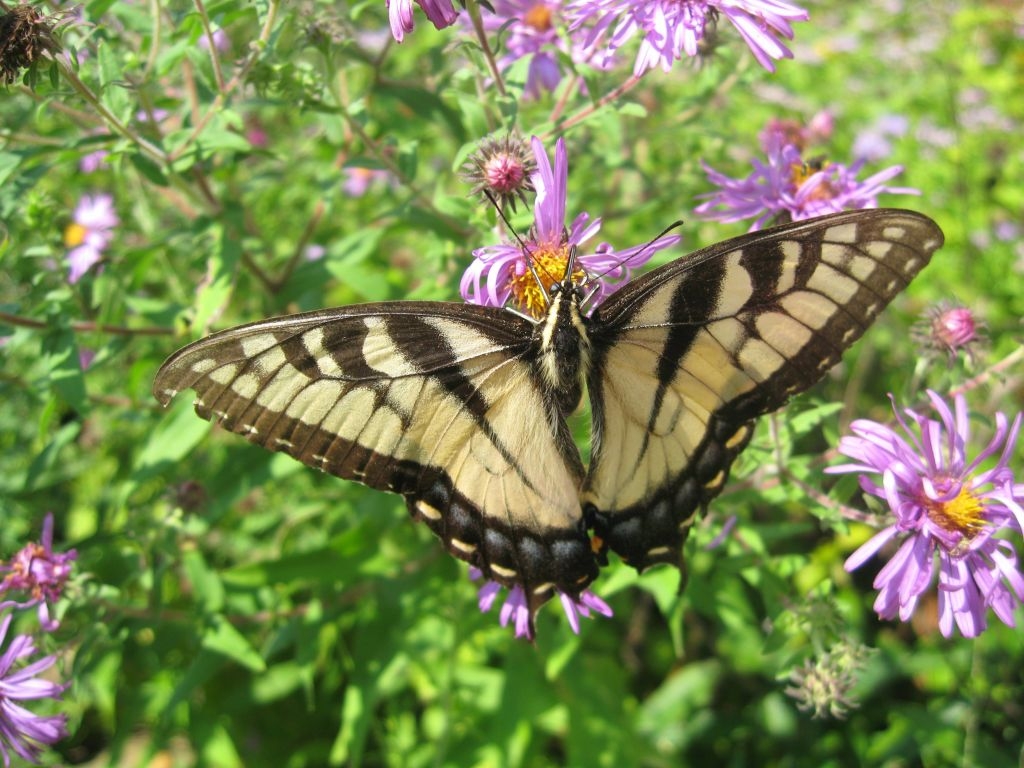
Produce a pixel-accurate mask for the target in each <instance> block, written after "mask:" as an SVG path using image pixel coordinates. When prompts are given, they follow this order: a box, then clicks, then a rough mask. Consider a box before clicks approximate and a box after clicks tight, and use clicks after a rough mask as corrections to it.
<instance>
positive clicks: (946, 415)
mask: <svg viewBox="0 0 1024 768" xmlns="http://www.w3.org/2000/svg"><path fill="white" fill-rule="evenodd" d="M928 397H929V399H930V400H931V404H932V408H933V409H934V411H935V412H936V413H937V414H938V417H939V418H938V420H936V419H933V418H929V417H928V416H926V415H924V414H921V413H918V412H916V411H914V410H911V409H909V408H907V409H905V410H904V411H903V414H905V415H906V417H907V418H906V419H905V418H904V416H903V415H901V414H900V411H899V410H898V409H897V408H896V404H895V401H894V402H893V411H894V412H895V414H896V421H897V423H898V424H899V430H900V431H897V430H895V429H892V428H891V427H888V426H886V425H884V424H879V423H877V422H874V421H869V420H867V419H860V420H857V421H855V422H853V424H852V425H851V426H850V429H851V431H852V432H853V436H848V437H844V438H842V439H841V440H840V441H839V451H840V452H841V453H843V454H844V455H846V456H849V457H850V458H852V459H854V463H852V464H843V465H841V466H837V467H830V468H829V469H827V470H826V471H827V472H830V473H841V472H856V473H858V474H859V475H860V486H861V489H863V491H864V492H865V493H868V494H870V495H872V496H876V497H878V498H880V499H882V500H884V501H885V502H886V503H887V504H888V506H889V509H890V511H891V512H892V514H893V516H894V517H895V522H894V523H893V524H892V525H890V526H888V527H887V528H885V529H884V530H882V531H880V532H879V533H877V534H875V536H873V537H872V538H871V539H870V540H869V541H868V542H867V543H866V544H864V545H863V546H861V547H860V548H859V549H858V550H857V551H856V552H854V553H853V555H851V556H850V558H849V559H848V560H847V561H846V565H845V567H846V570H848V571H852V570H853V569H855V568H858V567H860V566H861V565H863V564H864V562H865V561H867V560H868V558H870V557H871V556H872V555H874V554H876V553H877V552H879V550H881V549H882V547H883V546H884V545H886V544H888V543H889V542H890V541H894V540H897V541H899V542H900V543H899V548H898V549H897V551H896V553H895V555H893V557H892V559H891V560H890V561H889V562H888V563H887V564H886V565H885V567H883V568H882V570H881V571H879V573H878V575H877V576H876V577H875V582H874V584H875V587H876V588H877V589H878V590H879V593H878V598H877V599H876V600H875V611H876V612H877V613H878V615H879V616H881V617H882V618H884V619H891V618H894V617H895V616H897V615H898V616H899V617H900V619H901V620H902V621H906V620H907V619H908V618H910V615H911V614H912V613H913V611H914V608H915V607H916V606H917V601H918V598H920V596H921V595H922V594H923V593H924V592H925V590H927V589H928V588H929V587H930V586H931V584H932V582H933V581H934V580H935V576H936V570H938V583H939V588H938V600H939V630H940V631H941V632H942V634H943V635H944V636H946V637H949V636H950V635H951V634H952V633H953V630H954V626H955V627H956V628H958V629H959V630H960V632H961V633H962V634H963V635H964V636H965V637H977V636H978V635H979V634H980V633H981V632H982V631H984V629H985V627H986V611H987V609H989V608H991V609H992V611H993V613H995V615H996V617H997V618H999V620H1000V621H1002V622H1004V623H1005V624H1007V625H1009V626H1011V627H1012V626H1014V617H1013V612H1014V609H1015V608H1016V607H1017V605H1019V604H1020V603H1021V601H1024V577H1022V576H1021V573H1020V569H1019V567H1018V564H1017V554H1016V551H1015V550H1014V546H1013V544H1012V543H1011V542H1010V541H1008V540H1007V539H1006V538H1004V537H997V534H999V533H1000V532H1002V533H1003V534H1004V535H1005V536H1010V537H1013V538H1015V539H1019V538H1020V534H1021V531H1022V527H1024V508H1022V506H1021V505H1022V504H1024V484H1018V483H1015V482H1014V478H1013V473H1012V471H1011V470H1010V467H1009V460H1010V457H1011V456H1012V455H1013V452H1014V449H1015V447H1016V444H1017V438H1018V435H1019V433H1020V426H1021V414H1017V417H1016V418H1015V419H1014V420H1013V423H1012V424H1008V423H1007V419H1006V416H1005V415H1003V414H1002V413H997V414H996V416H995V424H996V429H995V434H994V435H993V437H992V439H991V440H990V441H989V443H988V445H987V446H986V447H985V449H984V450H982V451H981V453H980V454H978V455H977V456H976V457H975V458H974V459H973V460H971V459H969V458H968V455H967V445H968V442H969V440H970V426H969V415H968V412H967V405H966V402H965V400H964V397H963V395H957V396H956V398H955V399H954V410H950V408H949V406H948V405H947V404H946V402H945V401H944V400H943V399H942V398H941V397H940V396H939V395H937V394H936V393H935V392H931V391H929V392H928ZM911 424H912V425H913V426H914V427H915V429H912V428H911ZM901 433H902V434H901ZM993 457H997V458H995V463H994V465H992V466H991V467H990V468H989V469H982V468H981V465H982V464H983V463H985V464H991V462H990V461H989V460H991V459H993ZM936 563H938V568H937V569H936Z"/></svg>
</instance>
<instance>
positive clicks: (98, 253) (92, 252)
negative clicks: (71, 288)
mask: <svg viewBox="0 0 1024 768" xmlns="http://www.w3.org/2000/svg"><path fill="white" fill-rule="evenodd" d="M71 218H72V221H71V223H70V224H69V225H68V226H67V228H66V229H65V230H64V245H66V246H67V247H68V248H70V249H71V250H70V251H69V252H68V265H69V270H68V282H69V283H72V284H74V283H77V282H78V281H79V280H80V279H81V277H82V275H84V274H85V273H86V272H87V271H88V270H89V268H90V267H92V266H93V265H94V264H96V263H97V262H99V260H100V259H101V258H102V256H103V252H104V251H105V250H106V249H107V247H108V246H109V245H110V241H111V239H112V238H113V229H114V228H115V227H116V226H117V225H118V224H120V223H121V221H120V219H118V218H117V214H116V213H115V212H114V198H113V197H111V196H110V195H106V194H98V195H82V197H81V198H79V200H78V205H76V206H75V211H74V213H73V214H72V217H71Z"/></svg>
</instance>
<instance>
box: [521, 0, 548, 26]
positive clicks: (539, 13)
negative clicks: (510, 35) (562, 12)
mask: <svg viewBox="0 0 1024 768" xmlns="http://www.w3.org/2000/svg"><path fill="white" fill-rule="evenodd" d="M551 18H552V13H551V9H550V8H548V7H547V6H546V5H544V4H543V3H538V4H537V5H534V6H532V7H531V8H530V10H528V11H527V12H526V15H525V16H523V23H524V24H526V25H528V26H531V27H533V28H534V29H536V30H537V31H538V32H547V31H548V30H549V29H551V26H552V21H551Z"/></svg>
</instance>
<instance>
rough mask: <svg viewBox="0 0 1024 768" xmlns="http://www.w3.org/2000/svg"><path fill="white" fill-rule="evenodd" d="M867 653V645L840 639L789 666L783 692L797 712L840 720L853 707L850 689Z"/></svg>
mask: <svg viewBox="0 0 1024 768" xmlns="http://www.w3.org/2000/svg"><path fill="white" fill-rule="evenodd" d="M867 656H868V649H867V648H866V647H864V646H862V645H855V644H853V643H849V642H844V643H840V644H839V645H838V646H837V647H836V648H834V649H833V650H831V651H829V652H827V653H823V654H821V655H820V656H816V657H815V658H813V659H807V660H806V661H805V662H804V663H803V665H802V666H800V667H798V668H797V669H795V670H793V671H792V672H791V673H790V676H789V681H790V686H789V687H788V688H786V694H787V695H788V696H789V697H790V698H792V699H794V700H795V701H796V702H797V708H798V709H799V710H800V711H801V712H810V713H811V716H812V717H814V718H816V719H818V718H825V717H833V718H836V719H838V720H841V719H843V718H844V717H846V715H847V714H848V713H849V711H850V710H851V709H855V708H856V707H857V701H856V700H855V699H854V698H853V694H852V692H853V688H854V687H855V686H856V684H857V677H858V674H859V672H860V671H861V669H863V667H864V663H865V661H866V660H867Z"/></svg>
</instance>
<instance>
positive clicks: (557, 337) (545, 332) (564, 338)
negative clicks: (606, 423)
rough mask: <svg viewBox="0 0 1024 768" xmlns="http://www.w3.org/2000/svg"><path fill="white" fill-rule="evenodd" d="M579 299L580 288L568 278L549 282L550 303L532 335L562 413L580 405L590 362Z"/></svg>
mask: <svg viewBox="0 0 1024 768" xmlns="http://www.w3.org/2000/svg"><path fill="white" fill-rule="evenodd" d="M582 300H583V291H582V289H581V288H580V287H579V286H578V285H575V284H574V283H573V282H572V280H571V279H570V278H566V279H565V280H564V281H563V282H561V283H556V284H555V285H554V286H552V288H551V294H550V301H551V303H550V304H549V305H548V311H547V313H546V314H545V316H544V320H543V321H542V322H541V324H540V325H539V326H537V329H538V333H537V335H536V337H535V338H536V340H537V343H538V345H539V350H538V352H539V363H540V365H539V369H540V372H541V376H542V378H543V382H544V385H545V388H546V389H547V391H548V394H549V395H552V396H553V397H554V398H555V402H557V404H558V408H559V410H560V411H561V412H562V415H563V416H567V415H568V414H570V413H572V412H573V411H575V410H576V407H577V406H578V405H579V402H580V397H581V395H582V393H583V376H584V374H585V373H586V371H587V368H588V367H589V365H590V337H589V336H588V335H587V318H586V317H585V316H584V315H583V312H582V311H581V310H580V303H581V302H582Z"/></svg>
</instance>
